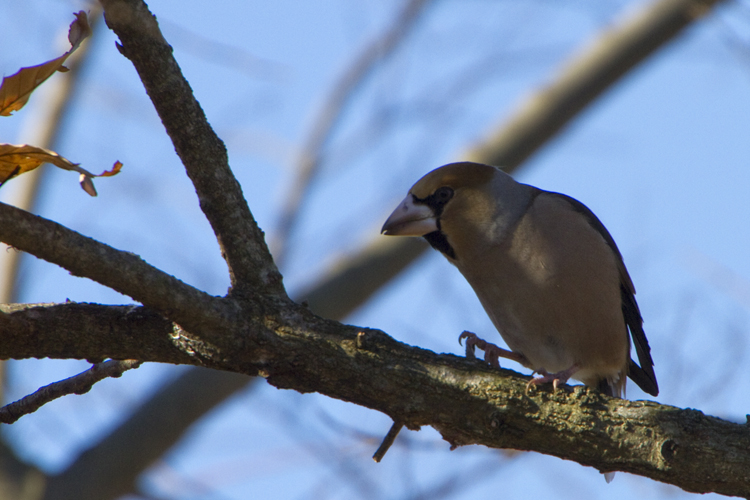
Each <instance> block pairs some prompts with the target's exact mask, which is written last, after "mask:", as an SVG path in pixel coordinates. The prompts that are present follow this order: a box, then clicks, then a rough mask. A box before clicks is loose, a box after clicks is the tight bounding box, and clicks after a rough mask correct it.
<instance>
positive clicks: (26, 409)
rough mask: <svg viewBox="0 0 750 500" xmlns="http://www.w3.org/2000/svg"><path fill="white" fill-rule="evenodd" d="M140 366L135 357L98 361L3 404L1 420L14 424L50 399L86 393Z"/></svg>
mask: <svg viewBox="0 0 750 500" xmlns="http://www.w3.org/2000/svg"><path fill="white" fill-rule="evenodd" d="M139 366H141V361H138V360H135V359H126V360H123V361H116V360H114V359H110V360H109V361H104V362H103V363H96V364H95V365H94V366H92V367H91V368H90V369H88V370H86V371H85V372H82V373H79V374H78V375H75V376H73V377H70V378H66V379H65V380H61V381H59V382H55V383H54V384H50V385H46V386H44V387H42V388H40V389H39V390H37V391H36V392H34V393H33V394H29V395H28V396H26V397H24V398H21V399H19V400H18V401H15V402H13V403H10V404H7V405H5V406H3V407H2V408H0V422H2V423H4V424H12V423H13V422H15V421H16V420H18V419H19V418H21V417H23V416H24V415H28V414H29V413H34V412H35V411H37V410H38V409H39V408H41V407H42V406H44V405H45V404H47V403H49V402H50V401H53V400H55V399H57V398H61V397H63V396H67V395H68V394H86V393H87V392H89V391H90V390H91V388H92V387H93V386H94V384H96V383H97V382H99V381H100V380H104V379H105V378H108V377H114V378H117V377H120V376H122V374H123V373H124V372H126V371H128V370H132V369H133V368H138V367H139Z"/></svg>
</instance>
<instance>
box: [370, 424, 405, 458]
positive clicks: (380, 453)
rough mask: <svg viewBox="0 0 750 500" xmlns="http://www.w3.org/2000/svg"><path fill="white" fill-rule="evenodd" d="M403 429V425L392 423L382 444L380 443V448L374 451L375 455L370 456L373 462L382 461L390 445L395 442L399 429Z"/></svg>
mask: <svg viewBox="0 0 750 500" xmlns="http://www.w3.org/2000/svg"><path fill="white" fill-rule="evenodd" d="M403 427H404V424H403V423H401V422H393V425H392V426H391V428H390V430H389V431H388V434H386V435H385V437H384V438H383V442H382V443H380V446H379V447H378V449H377V450H376V451H375V454H374V455H373V456H372V459H373V460H375V461H376V462H378V463H379V462H380V461H381V460H383V457H384V456H385V454H386V453H388V450H389V449H390V448H391V445H393V442H394V441H395V440H396V437H397V436H398V433H399V432H401V429H402V428H403Z"/></svg>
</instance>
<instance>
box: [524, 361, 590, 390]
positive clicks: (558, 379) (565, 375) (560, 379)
mask: <svg viewBox="0 0 750 500" xmlns="http://www.w3.org/2000/svg"><path fill="white" fill-rule="evenodd" d="M579 369H580V368H579V367H578V365H573V366H571V367H570V368H568V369H567V370H562V371H559V372H557V373H548V372H547V370H544V369H542V370H534V372H533V373H538V374H539V375H541V377H534V378H532V379H531V380H529V383H528V384H526V394H528V393H529V389H531V388H532V387H535V386H537V385H541V384H546V383H548V382H552V392H556V391H557V388H558V387H559V386H560V384H564V383H566V382H567V381H568V379H569V378H570V377H571V376H573V374H575V373H576V372H577V371H578V370H579ZM533 373H532V375H533Z"/></svg>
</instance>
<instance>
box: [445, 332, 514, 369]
mask: <svg viewBox="0 0 750 500" xmlns="http://www.w3.org/2000/svg"><path fill="white" fill-rule="evenodd" d="M464 339H466V357H467V358H472V359H473V358H475V357H476V356H475V355H474V347H478V348H480V349H481V350H483V351H484V360H485V361H486V362H487V363H489V364H490V365H492V366H494V367H495V368H500V359H499V358H500V357H503V358H507V359H511V360H513V361H515V362H517V363H520V364H522V365H523V366H529V360H528V359H526V356H524V355H523V354H518V353H516V352H513V351H509V350H507V349H503V348H502V347H498V346H496V345H495V344H490V343H489V342H487V341H486V340H482V339H480V338H479V337H477V334H476V333H472V332H469V331H464V332H463V333H461V335H459V336H458V343H459V345H460V344H461V341H462V340H464Z"/></svg>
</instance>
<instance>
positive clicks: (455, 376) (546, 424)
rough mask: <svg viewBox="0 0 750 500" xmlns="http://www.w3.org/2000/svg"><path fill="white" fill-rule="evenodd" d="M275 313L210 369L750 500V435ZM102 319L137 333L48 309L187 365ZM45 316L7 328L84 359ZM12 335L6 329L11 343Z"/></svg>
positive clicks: (81, 349) (76, 343)
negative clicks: (256, 335)
mask: <svg viewBox="0 0 750 500" xmlns="http://www.w3.org/2000/svg"><path fill="white" fill-rule="evenodd" d="M267 306H268V307H266V308H265V312H266V316H265V318H264V322H265V324H266V325H267V326H269V327H270V326H271V325H273V333H274V335H272V336H266V337H265V341H264V342H262V343H260V344H257V345H255V346H252V345H250V344H251V343H247V345H245V348H244V349H242V350H238V349H237V344H236V342H237V339H236V336H233V337H232V338H226V339H225V340H224V341H223V342H222V343H221V344H214V346H213V347H214V349H213V350H212V352H210V353H205V354H204V355H203V356H202V357H201V360H200V362H201V363H202V364H204V365H206V366H208V367H212V368H218V369H222V370H232V371H236V372H238V373H244V374H247V375H261V376H263V377H264V378H266V380H267V381H268V382H269V383H270V384H272V385H273V386H275V387H278V388H281V389H294V390H296V391H299V392H319V393H321V394H324V395H327V396H329V397H333V398H336V399H341V400H343V401H347V402H351V403H354V404H358V405H360V406H364V407H367V408H371V409H374V410H377V411H380V412H383V413H385V414H387V415H389V416H390V417H391V418H392V419H393V420H394V421H397V422H403V423H404V425H405V426H406V427H407V428H409V429H418V428H420V427H421V426H423V425H430V426H432V427H434V428H435V429H437V430H438V431H439V432H440V433H441V434H442V436H443V438H444V439H445V440H446V441H448V442H449V443H450V444H451V446H453V447H455V446H463V445H469V444H482V445H485V446H488V447H493V448H512V449H517V450H529V451H537V452H540V453H545V454H549V455H553V456H557V457H560V458H564V459H567V460H574V461H576V462H578V463H581V464H583V465H588V466H592V467H595V468H597V469H599V470H600V471H613V470H619V471H625V472H630V473H633V474H638V475H642V476H645V477H650V478H652V479H655V480H658V481H663V482H667V483H670V484H674V485H677V486H679V487H681V488H683V489H685V490H687V491H692V492H697V493H705V492H717V493H722V494H725V495H737V496H748V495H750V453H748V452H747V450H748V449H750V431H748V425H742V424H736V423H731V422H726V421H723V420H720V419H718V418H715V417H710V416H705V415H703V414H702V413H701V412H699V411H696V410H682V409H679V408H675V407H671V406H667V405H660V404H658V403H654V402H650V401H627V400H621V399H616V398H609V397H606V396H603V395H601V394H599V393H597V392H596V391H593V390H590V389H588V388H586V387H584V386H576V387H569V386H564V387H563V388H562V389H559V390H558V391H557V392H552V390H551V389H547V388H542V389H537V390H533V391H532V392H531V393H529V394H527V393H526V384H527V382H528V380H529V378H528V377H524V376H520V375H519V374H517V373H515V372H511V371H509V370H496V369H493V368H490V367H488V366H487V365H486V364H485V363H483V362H481V361H478V360H470V359H466V358H461V357H457V356H453V355H446V354H442V355H438V354H435V353H433V352H431V351H428V350H425V349H419V348H417V347H411V346H408V345H406V344H403V343H400V342H397V341H395V340H394V339H392V338H391V337H389V336H388V335H386V334H385V333H383V332H381V331H378V330H371V329H362V328H356V327H353V326H347V325H342V324H340V323H337V322H334V321H329V320H324V319H322V318H319V317H316V316H314V315H313V314H312V313H310V312H309V311H307V310H306V309H305V308H303V307H301V306H294V305H287V306H285V307H283V308H281V309H275V308H274V307H273V304H270V303H267ZM99 308H103V310H105V311H106V310H109V309H113V310H114V311H113V312H117V313H119V314H120V315H121V321H122V322H124V323H128V322H129V319H128V317H127V316H124V317H123V316H122V313H123V312H124V311H123V306H93V305H84V304H66V305H58V306H52V307H50V308H44V307H43V308H42V309H51V310H52V311H51V312H50V313H49V314H51V315H53V316H54V315H55V314H56V312H57V311H58V310H59V311H63V310H65V309H69V310H70V311H65V312H66V313H71V312H74V313H75V315H77V316H79V321H78V323H80V324H87V325H96V324H100V325H101V327H100V328H101V330H104V331H101V330H100V331H94V330H92V329H90V328H89V329H87V334H88V335H89V336H91V337H94V338H103V337H106V336H107V335H110V336H111V337H110V338H111V343H109V344H108V345H101V346H100V350H99V353H100V354H102V355H105V356H108V357H116V356H122V348H121V345H122V344H128V345H129V349H128V353H127V354H128V357H130V358H134V359H155V358H163V359H167V360H169V359H178V358H183V359H184V357H185V356H186V355H185V352H184V350H183V349H182V347H181V345H180V344H179V343H170V342H165V341H164V339H163V338H160V336H145V337H143V338H141V339H140V341H139V342H132V340H131V339H128V338H127V337H125V338H123V336H121V335H118V334H117V333H115V334H112V332H110V325H111V324H112V323H111V322H109V321H106V322H101V323H100V322H99V321H98V320H95V319H94V318H91V315H94V316H96V315H99V314H100V313H101V312H102V310H101V309H99ZM39 309H40V308H30V309H21V310H20V311H16V312H13V313H10V314H8V315H7V316H6V317H5V319H4V321H5V323H6V324H9V325H10V329H11V330H12V331H15V332H16V333H20V332H21V331H24V330H25V331H26V333H27V334H29V332H34V333H35V336H36V337H37V340H36V342H37V348H36V350H35V355H36V356H50V357H60V356H62V357H66V358H81V357H85V354H86V353H87V348H86V341H85V340H83V339H81V337H82V336H81V335H78V336H76V335H72V336H71V338H70V339H66V340H67V341H68V343H67V345H66V347H65V349H64V350H62V351H61V350H60V341H59V339H58V338H57V336H58V333H59V332H60V331H61V330H59V329H54V330H48V329H45V330H41V331H40V330H39V329H37V328H34V326H35V325H37V323H38V321H39V320H38V319H37V318H38V317H39V316H44V313H43V312H42V311H40V310H39ZM0 310H1V311H6V310H7V307H6V306H2V308H0ZM47 320H49V318H47ZM45 324H49V323H48V322H47V323H45ZM71 324H75V323H74V322H71ZM126 330H129V329H128V328H123V331H126ZM6 331H7V328H6V327H5V325H4V327H3V328H2V332H3V337H4V336H5V332H6ZM237 331H238V332H241V328H238V330H237ZM242 336H245V335H242ZM102 344H103V343H102ZM0 357H2V358H6V357H23V353H22V352H21V351H20V350H17V349H15V348H14V347H13V342H6V339H5V338H0ZM192 362H193V363H196V362H197V361H196V360H195V359H192ZM415 388H419V389H418V391H417V393H415ZM706 457H710V459H706Z"/></svg>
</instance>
